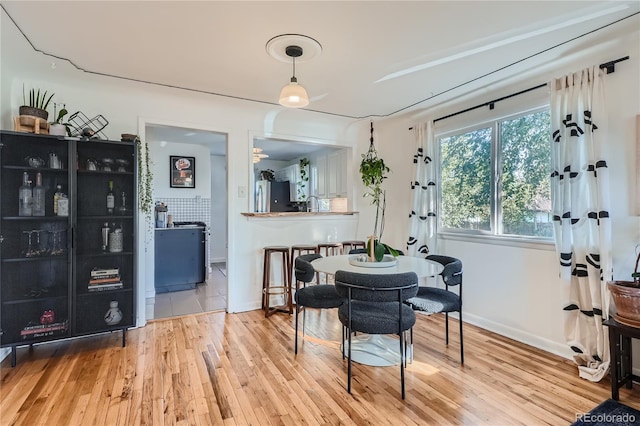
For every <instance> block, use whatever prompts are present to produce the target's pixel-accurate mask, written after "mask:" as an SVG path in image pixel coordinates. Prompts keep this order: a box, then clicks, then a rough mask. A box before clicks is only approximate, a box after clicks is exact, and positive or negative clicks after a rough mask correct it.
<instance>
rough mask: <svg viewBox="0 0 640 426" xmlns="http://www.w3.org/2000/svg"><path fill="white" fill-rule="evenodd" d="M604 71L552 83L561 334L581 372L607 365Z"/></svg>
mask: <svg viewBox="0 0 640 426" xmlns="http://www.w3.org/2000/svg"><path fill="white" fill-rule="evenodd" d="M604 74H605V73H604V71H603V70H600V69H598V67H593V68H588V69H584V70H582V71H581V72H577V73H574V74H571V75H567V76H564V77H562V78H560V79H557V80H554V81H552V82H550V87H551V129H552V141H551V144H552V149H551V170H552V174H551V203H552V210H553V224H554V231H555V239H556V252H557V255H558V262H559V264H560V276H561V278H562V279H563V280H564V281H565V282H567V285H568V291H567V294H568V301H567V303H566V305H565V307H564V310H565V312H566V316H565V338H566V341H567V344H568V345H569V346H570V347H571V349H572V350H573V352H574V360H575V362H576V363H577V364H578V369H579V372H580V377H583V378H586V379H589V380H592V381H600V379H602V377H604V375H605V374H606V373H607V371H608V369H609V362H610V359H609V342H608V334H607V330H605V329H606V327H603V326H602V321H603V318H604V319H606V318H608V313H609V293H608V290H607V285H606V284H607V281H609V280H611V279H612V264H611V221H610V218H609V171H608V169H607V162H606V161H605V159H604V155H603V151H604V145H605V143H606V142H607V141H606V139H605V138H606V131H605V120H606V109H605V98H604V78H603V77H604Z"/></svg>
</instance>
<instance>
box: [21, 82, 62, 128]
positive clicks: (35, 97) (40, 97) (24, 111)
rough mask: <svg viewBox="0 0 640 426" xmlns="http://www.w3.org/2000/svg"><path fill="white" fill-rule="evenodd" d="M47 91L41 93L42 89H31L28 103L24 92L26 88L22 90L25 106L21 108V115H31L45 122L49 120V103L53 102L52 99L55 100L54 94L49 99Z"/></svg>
mask: <svg viewBox="0 0 640 426" xmlns="http://www.w3.org/2000/svg"><path fill="white" fill-rule="evenodd" d="M48 93H49V92H47V91H46V90H45V91H44V92H42V93H41V92H40V89H38V90H36V89H31V90H30V91H29V98H28V102H27V96H26V94H25V92H24V87H23V88H22V101H23V105H22V106H21V107H20V108H19V112H20V115H30V116H33V117H38V118H42V119H43V120H45V121H46V120H47V119H48V118H49V111H47V107H48V106H49V102H51V98H53V95H54V94H53V93H52V94H50V95H49V97H47V94H48Z"/></svg>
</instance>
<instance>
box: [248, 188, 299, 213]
mask: <svg viewBox="0 0 640 426" xmlns="http://www.w3.org/2000/svg"><path fill="white" fill-rule="evenodd" d="M289 188H290V184H289V181H285V182H275V181H270V180H259V181H256V189H255V202H254V206H255V207H254V210H255V211H256V212H257V213H271V212H291V211H297V209H296V208H295V206H293V205H292V204H291V201H290V199H289Z"/></svg>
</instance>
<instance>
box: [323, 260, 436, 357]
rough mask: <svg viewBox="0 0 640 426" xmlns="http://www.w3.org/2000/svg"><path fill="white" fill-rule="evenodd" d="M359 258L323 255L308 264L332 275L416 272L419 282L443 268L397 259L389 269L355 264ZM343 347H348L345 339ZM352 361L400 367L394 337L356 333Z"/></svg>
mask: <svg viewBox="0 0 640 426" xmlns="http://www.w3.org/2000/svg"><path fill="white" fill-rule="evenodd" d="M358 256H359V255H353V254H351V255H340V256H326V257H322V258H319V259H316V260H314V261H312V262H311V264H312V265H313V267H314V268H315V270H316V271H317V272H323V273H325V274H331V275H335V273H336V272H337V271H349V272H357V273H361V274H399V273H403V272H415V273H416V275H417V276H418V278H419V279H423V278H428V277H435V276H437V275H438V274H440V273H441V272H442V270H443V269H444V267H443V266H442V265H441V264H439V263H438V262H434V261H432V260H428V259H425V258H422V257H413V256H398V257H397V258H396V259H395V260H396V261H397V262H383V263H388V265H389V266H380V265H372V264H369V265H367V264H366V263H365V262H358V261H357V260H358ZM342 344H343V345H346V344H348V343H347V341H346V340H345V341H344V342H343V343H342ZM351 359H352V360H353V361H355V362H358V363H360V364H366V365H372V366H378V367H385V366H390V365H398V364H400V362H401V360H402V357H401V355H400V349H399V347H398V339H397V337H391V336H389V335H381V334H371V335H367V334H359V335H357V336H354V337H352V338H351Z"/></svg>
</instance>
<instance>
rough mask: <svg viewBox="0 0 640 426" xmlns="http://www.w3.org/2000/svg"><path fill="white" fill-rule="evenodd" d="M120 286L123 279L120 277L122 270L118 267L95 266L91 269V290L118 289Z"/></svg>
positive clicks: (89, 287)
mask: <svg viewBox="0 0 640 426" xmlns="http://www.w3.org/2000/svg"><path fill="white" fill-rule="evenodd" d="M119 288H122V280H121V279H120V270H119V269H118V268H112V269H101V268H93V269H92V270H91V279H89V286H88V289H89V291H105V290H116V289H119Z"/></svg>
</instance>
